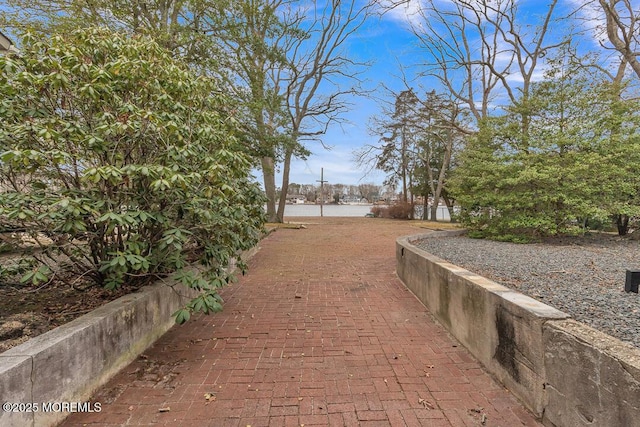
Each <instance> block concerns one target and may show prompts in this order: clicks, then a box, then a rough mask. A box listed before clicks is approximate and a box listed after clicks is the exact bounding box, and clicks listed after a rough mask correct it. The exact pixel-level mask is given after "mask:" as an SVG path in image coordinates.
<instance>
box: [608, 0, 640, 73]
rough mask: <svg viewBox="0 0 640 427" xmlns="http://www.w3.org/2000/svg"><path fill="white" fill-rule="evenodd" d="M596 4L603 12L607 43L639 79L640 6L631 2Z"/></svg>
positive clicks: (616, 1)
mask: <svg viewBox="0 0 640 427" xmlns="http://www.w3.org/2000/svg"><path fill="white" fill-rule="evenodd" d="M598 4H599V5H600V7H601V8H602V11H603V12H604V18H605V20H606V32H607V37H608V39H609V41H610V42H611V44H612V45H613V47H614V48H615V49H616V50H617V51H618V52H619V53H620V55H621V56H622V58H624V62H626V63H628V64H629V66H630V67H631V69H633V71H634V72H635V73H636V75H637V76H638V77H640V61H638V55H640V51H639V48H640V40H639V39H638V36H639V34H638V31H639V29H638V25H639V20H640V5H638V4H635V5H633V4H632V2H631V0H598Z"/></svg>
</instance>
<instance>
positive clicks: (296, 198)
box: [287, 194, 307, 205]
mask: <svg viewBox="0 0 640 427" xmlns="http://www.w3.org/2000/svg"><path fill="white" fill-rule="evenodd" d="M306 201H307V198H306V197H305V196H303V195H301V194H292V195H290V196H287V203H288V204H290V205H299V204H303V203H305V202H306Z"/></svg>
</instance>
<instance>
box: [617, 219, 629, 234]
mask: <svg viewBox="0 0 640 427" xmlns="http://www.w3.org/2000/svg"><path fill="white" fill-rule="evenodd" d="M616 226H617V227H618V236H626V235H627V233H629V215H624V214H620V215H618V218H616Z"/></svg>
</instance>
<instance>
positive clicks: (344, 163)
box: [277, 0, 598, 184]
mask: <svg viewBox="0 0 640 427" xmlns="http://www.w3.org/2000/svg"><path fill="white" fill-rule="evenodd" d="M419 1H420V0H411V1H410V2H409V6H408V8H404V9H403V8H398V9H397V10H395V11H394V12H393V13H391V14H386V15H384V16H383V17H381V18H372V19H371V20H370V21H369V22H368V23H367V24H366V25H365V27H364V28H362V29H361V30H360V31H359V33H358V36H357V37H355V38H354V39H352V40H351V44H350V47H349V48H350V52H351V53H352V54H353V55H355V56H356V57H357V59H358V60H363V61H372V62H373V65H372V66H370V67H369V68H368V69H367V70H366V72H365V74H364V77H365V78H366V79H367V83H366V87H367V89H375V88H379V85H380V84H382V83H384V85H386V86H389V87H391V88H392V89H393V90H394V91H400V90H402V89H403V88H404V85H403V83H402V79H401V78H400V77H399V76H400V66H399V63H402V64H403V66H404V67H407V68H406V69H405V72H406V73H408V75H409V76H408V77H409V78H411V75H412V73H413V74H415V72H416V71H417V68H416V67H415V65H414V64H415V63H416V62H417V61H418V60H419V59H420V57H421V56H422V55H424V53H423V51H421V50H420V49H419V48H418V47H416V45H415V38H414V36H413V35H412V33H411V32H410V30H409V28H408V24H407V18H406V16H407V14H406V12H407V11H408V12H409V14H411V9H412V8H413V7H415V6H416V4H417V3H418V2H419ZM437 3H440V4H442V5H445V4H447V3H449V1H448V0H437ZM517 3H518V7H519V9H520V10H521V11H523V12H524V14H523V16H526V17H527V19H530V20H531V21H532V22H534V21H535V22H536V23H537V20H538V19H539V18H540V17H541V15H542V14H544V13H545V12H546V10H547V6H548V3H549V2H548V1H541V0H519V1H518V2H517ZM583 3H584V1H583V0H560V2H559V4H558V6H557V8H556V11H557V12H558V14H564V13H565V12H566V11H567V10H575V7H576V6H583ZM581 13H582V16H584V17H585V18H587V20H585V21H581V22H579V23H578V25H580V26H582V27H584V28H585V29H593V27H595V25H596V24H597V23H598V20H597V19H596V15H595V14H594V13H593V12H592V11H590V10H588V9H583V10H582V12H581ZM574 22H575V21H574ZM556 25H557V24H556ZM558 27H561V26H558ZM553 30H554V31H555V32H562V31H564V30H565V28H553ZM555 37H557V34H556V35H555ZM597 45H598V43H597V42H596V41H595V40H594V39H590V40H588V41H587V43H584V44H583V47H586V48H587V49H588V50H590V49H593V48H596V46H597ZM412 65H414V66H413V67H412ZM543 69H544V64H543V65H542V66H541V67H540V68H538V69H537V71H536V75H537V76H538V78H541V77H542V72H543ZM512 78H516V79H517V77H516V76H515V75H514V76H512ZM422 83H424V82H422ZM375 95H376V96H378V97H384V95H385V91H384V90H382V89H379V90H377V91H376V94H375ZM351 102H353V103H354V108H353V109H352V110H351V111H349V112H348V113H346V114H345V115H344V118H345V119H346V120H348V123H344V124H342V125H338V124H334V125H333V126H331V127H330V128H329V130H328V132H327V134H326V135H324V136H323V137H322V142H323V144H324V145H326V146H330V147H332V149H331V150H325V149H324V148H323V146H322V144H320V143H309V144H308V148H309V149H310V150H311V151H312V155H311V156H309V158H308V159H307V160H299V159H295V160H293V161H292V165H291V174H290V182H292V183H299V184H310V183H314V182H315V181H316V180H319V179H320V169H321V168H324V179H326V180H328V181H329V182H331V183H342V184H359V183H368V182H373V183H375V184H381V183H382V181H383V179H384V174H382V173H381V172H379V171H373V172H372V173H369V174H368V175H366V172H367V171H366V170H365V169H363V168H358V166H357V165H356V164H355V163H354V161H353V152H354V150H357V149H358V148H360V147H362V146H364V145H366V144H376V143H377V138H376V137H375V136H372V135H370V134H369V131H368V128H367V124H368V122H369V120H370V118H371V117H372V116H373V115H376V114H380V106H379V102H378V101H376V100H374V99H367V98H353V99H352V100H351ZM277 182H281V175H278V176H277Z"/></svg>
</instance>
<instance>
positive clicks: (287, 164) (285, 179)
mask: <svg viewBox="0 0 640 427" xmlns="http://www.w3.org/2000/svg"><path fill="white" fill-rule="evenodd" d="M292 155H293V149H291V148H288V147H287V148H286V151H285V154H284V165H283V166H282V187H281V191H280V194H283V195H284V194H287V191H288V190H289V172H290V171H291V157H292ZM286 201H287V198H286V196H285V197H283V196H281V197H280V201H279V203H278V212H277V215H276V222H283V221H284V207H285V204H286Z"/></svg>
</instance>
